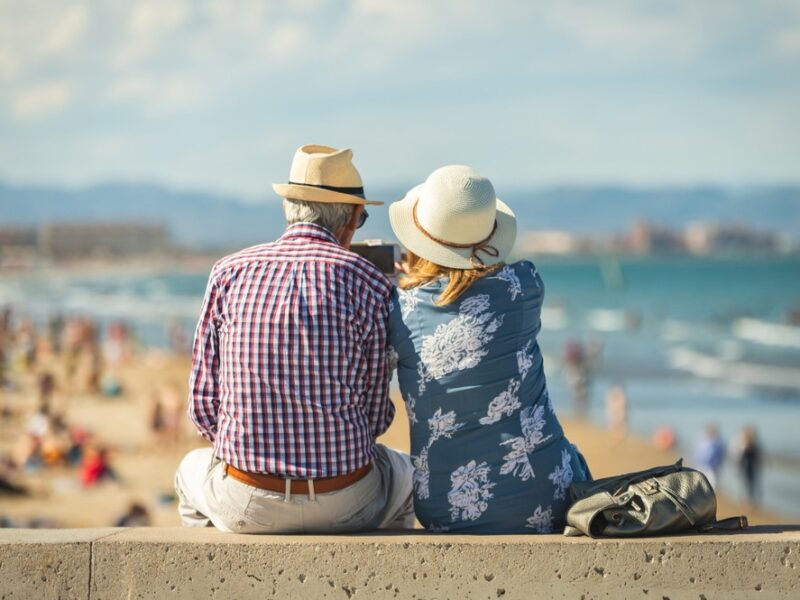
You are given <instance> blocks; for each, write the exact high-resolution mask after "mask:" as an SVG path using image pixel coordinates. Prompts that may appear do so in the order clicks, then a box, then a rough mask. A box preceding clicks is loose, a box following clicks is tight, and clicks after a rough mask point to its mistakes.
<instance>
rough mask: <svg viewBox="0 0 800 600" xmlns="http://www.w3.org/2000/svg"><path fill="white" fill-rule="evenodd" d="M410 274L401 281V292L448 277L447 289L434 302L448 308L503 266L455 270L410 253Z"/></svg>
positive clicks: (399, 283) (408, 259)
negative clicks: (472, 287) (475, 284)
mask: <svg viewBox="0 0 800 600" xmlns="http://www.w3.org/2000/svg"><path fill="white" fill-rule="evenodd" d="M407 256H408V258H407V261H408V272H407V273H406V274H405V275H404V276H403V277H402V278H401V279H400V281H399V282H398V285H399V287H400V289H401V290H408V289H411V288H415V287H420V286H423V285H428V284H429V283H433V282H434V281H436V280H437V279H441V278H442V277H446V278H447V279H448V281H447V287H445V289H444V291H443V292H442V293H441V294H440V295H439V297H438V298H437V299H436V300H435V301H434V304H436V306H447V305H448V304H452V303H453V302H455V301H456V300H458V298H459V297H460V296H461V294H463V293H464V292H466V291H467V290H468V289H469V287H470V286H471V285H472V284H473V283H475V282H476V281H478V280H479V279H481V278H482V277H485V276H486V275H488V274H489V273H491V272H493V271H496V270H497V269H498V268H500V267H501V266H502V264H499V265H490V266H488V267H486V266H479V267H475V268H474V269H453V268H451V267H443V266H442V265H437V264H436V263H435V262H432V261H430V260H428V259H426V258H421V257H419V256H417V255H416V254H413V253H412V252H408V255H407Z"/></svg>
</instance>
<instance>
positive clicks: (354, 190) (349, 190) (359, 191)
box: [289, 181, 364, 198]
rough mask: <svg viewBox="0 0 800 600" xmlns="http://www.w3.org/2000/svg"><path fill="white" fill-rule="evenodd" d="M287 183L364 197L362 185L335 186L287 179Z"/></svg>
mask: <svg viewBox="0 0 800 600" xmlns="http://www.w3.org/2000/svg"><path fill="white" fill-rule="evenodd" d="M289 185H304V186H306V187H315V188H320V189H322V190H330V191H331V192H339V193H340V194H349V195H350V196H358V197H359V198H364V188H363V187H336V186H335V185H317V184H315V183H298V182H296V181H289Z"/></svg>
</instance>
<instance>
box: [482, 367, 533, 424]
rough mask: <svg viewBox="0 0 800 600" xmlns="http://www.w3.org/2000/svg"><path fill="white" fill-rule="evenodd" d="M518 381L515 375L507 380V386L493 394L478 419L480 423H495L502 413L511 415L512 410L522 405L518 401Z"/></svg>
mask: <svg viewBox="0 0 800 600" xmlns="http://www.w3.org/2000/svg"><path fill="white" fill-rule="evenodd" d="M519 387H520V382H519V379H517V378H516V377H515V378H513V379H511V381H509V382H508V388H507V389H505V390H503V391H502V392H500V393H499V394H498V395H497V396H495V397H494V398H493V399H492V401H491V402H489V407H488V409H487V411H486V416H485V417H482V418H480V419H479V420H478V422H479V423H480V424H481V425H491V424H492V423H497V422H498V421H499V420H500V418H501V417H502V416H503V415H506V416H509V417H510V416H511V415H512V414H514V411H515V410H517V409H518V408H520V407H521V406H522V404H521V403H520V401H519V397H518V395H517V394H518V392H519Z"/></svg>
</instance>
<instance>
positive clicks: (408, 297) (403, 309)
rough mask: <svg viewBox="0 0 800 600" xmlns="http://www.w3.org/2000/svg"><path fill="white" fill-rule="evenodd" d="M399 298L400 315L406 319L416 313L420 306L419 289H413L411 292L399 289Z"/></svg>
mask: <svg viewBox="0 0 800 600" xmlns="http://www.w3.org/2000/svg"><path fill="white" fill-rule="evenodd" d="M397 297H398V299H399V300H400V314H401V315H403V318H404V319H405V318H406V317H408V315H410V314H411V313H412V312H414V309H416V308H417V304H419V300H420V298H419V289H417V288H411V289H410V290H401V289H399V288H398V290H397Z"/></svg>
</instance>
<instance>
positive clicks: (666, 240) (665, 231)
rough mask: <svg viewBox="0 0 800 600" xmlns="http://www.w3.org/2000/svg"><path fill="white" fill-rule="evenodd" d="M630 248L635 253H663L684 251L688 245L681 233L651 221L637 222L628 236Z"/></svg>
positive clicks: (627, 241) (627, 242) (627, 243)
mask: <svg viewBox="0 0 800 600" xmlns="http://www.w3.org/2000/svg"><path fill="white" fill-rule="evenodd" d="M626 245H627V246H628V250H629V251H630V252H633V253H635V254H661V253H673V252H684V251H685V250H686V246H685V244H684V241H683V236H682V235H681V233H679V232H677V231H675V230H673V229H669V228H668V227H661V226H658V225H653V224H651V223H644V222H639V223H636V224H635V225H634V226H633V228H632V229H631V230H630V232H629V233H628V235H627V238H626Z"/></svg>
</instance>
